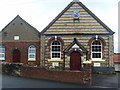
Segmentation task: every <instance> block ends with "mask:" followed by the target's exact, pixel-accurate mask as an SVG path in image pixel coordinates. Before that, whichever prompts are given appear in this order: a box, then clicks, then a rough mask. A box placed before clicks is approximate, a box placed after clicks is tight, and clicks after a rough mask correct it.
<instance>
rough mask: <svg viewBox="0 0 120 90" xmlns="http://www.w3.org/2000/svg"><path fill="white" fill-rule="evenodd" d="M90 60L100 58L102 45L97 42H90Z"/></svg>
mask: <svg viewBox="0 0 120 90" xmlns="http://www.w3.org/2000/svg"><path fill="white" fill-rule="evenodd" d="M91 56H92V58H97V59H98V58H102V43H101V42H100V41H99V40H95V41H93V42H92V55H91Z"/></svg>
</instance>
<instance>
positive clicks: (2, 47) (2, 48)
mask: <svg viewBox="0 0 120 90" xmlns="http://www.w3.org/2000/svg"><path fill="white" fill-rule="evenodd" d="M2 50H3V51H2ZM0 51H1V52H0V55H3V56H4V57H0V60H5V46H3V45H0Z"/></svg>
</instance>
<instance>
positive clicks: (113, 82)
mask: <svg viewBox="0 0 120 90" xmlns="http://www.w3.org/2000/svg"><path fill="white" fill-rule="evenodd" d="M92 78H93V79H92V84H93V86H98V87H106V88H120V75H119V76H118V75H104V74H102V75H101V74H93V75H92Z"/></svg>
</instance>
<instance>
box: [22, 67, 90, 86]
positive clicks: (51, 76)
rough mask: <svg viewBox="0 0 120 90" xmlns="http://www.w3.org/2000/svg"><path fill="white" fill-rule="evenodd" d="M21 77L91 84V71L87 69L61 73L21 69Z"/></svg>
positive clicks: (37, 69)
mask: <svg viewBox="0 0 120 90" xmlns="http://www.w3.org/2000/svg"><path fill="white" fill-rule="evenodd" d="M21 76H23V77H30V78H37V79H46V80H54V81H59V82H68V83H75V84H87V85H90V84H91V70H90V69H85V70H84V71H62V70H61V71H60V70H47V69H43V68H39V67H21Z"/></svg>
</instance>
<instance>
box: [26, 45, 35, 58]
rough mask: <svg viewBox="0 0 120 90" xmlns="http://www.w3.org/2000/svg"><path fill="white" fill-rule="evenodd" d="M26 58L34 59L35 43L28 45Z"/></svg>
mask: <svg viewBox="0 0 120 90" xmlns="http://www.w3.org/2000/svg"><path fill="white" fill-rule="evenodd" d="M28 60H36V47H35V45H30V46H29V47H28Z"/></svg>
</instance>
